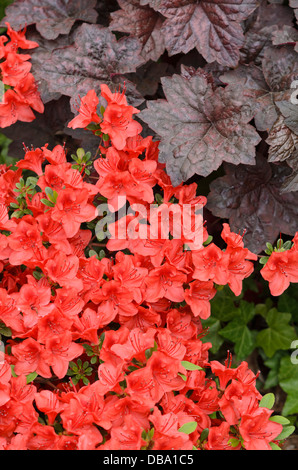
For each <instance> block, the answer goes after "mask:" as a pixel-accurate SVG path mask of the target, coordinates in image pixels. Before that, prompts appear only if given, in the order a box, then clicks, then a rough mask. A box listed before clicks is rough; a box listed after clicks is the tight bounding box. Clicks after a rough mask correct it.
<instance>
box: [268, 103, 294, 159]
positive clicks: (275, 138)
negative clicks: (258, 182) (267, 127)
mask: <svg viewBox="0 0 298 470" xmlns="http://www.w3.org/2000/svg"><path fill="white" fill-rule="evenodd" d="M293 106H295V105H293ZM266 142H267V144H269V145H270V147H269V159H268V161H270V162H283V161H285V160H286V161H287V163H288V165H290V166H291V161H292V160H291V157H292V155H293V153H294V151H295V150H296V148H297V147H298V135H296V134H294V132H292V131H291V129H290V128H289V127H288V126H287V124H286V119H285V118H284V117H283V116H282V115H280V116H279V117H278V119H277V121H276V122H275V123H274V125H273V127H272V129H271V131H270V133H269V136H268V138H267V140H266Z"/></svg>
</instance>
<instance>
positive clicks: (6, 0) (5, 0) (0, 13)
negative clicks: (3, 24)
mask: <svg viewBox="0 0 298 470" xmlns="http://www.w3.org/2000/svg"><path fill="white" fill-rule="evenodd" d="M12 2H13V0H1V2H0V20H2V18H4V16H5V9H6V7H8V5H10V4H11V3H12Z"/></svg>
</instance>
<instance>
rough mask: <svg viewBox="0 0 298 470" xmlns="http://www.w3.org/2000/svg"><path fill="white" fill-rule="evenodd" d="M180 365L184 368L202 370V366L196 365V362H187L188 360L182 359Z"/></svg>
mask: <svg viewBox="0 0 298 470" xmlns="http://www.w3.org/2000/svg"><path fill="white" fill-rule="evenodd" d="M181 365H182V367H184V369H186V370H203V368H202V367H200V366H197V365H196V364H192V363H191V362H188V361H182V362H181Z"/></svg>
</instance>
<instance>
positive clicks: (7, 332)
mask: <svg viewBox="0 0 298 470" xmlns="http://www.w3.org/2000/svg"><path fill="white" fill-rule="evenodd" d="M0 334H1V335H3V336H7V337H10V336H11V335H12V333H11V329H10V328H8V327H7V326H4V327H3V328H0Z"/></svg>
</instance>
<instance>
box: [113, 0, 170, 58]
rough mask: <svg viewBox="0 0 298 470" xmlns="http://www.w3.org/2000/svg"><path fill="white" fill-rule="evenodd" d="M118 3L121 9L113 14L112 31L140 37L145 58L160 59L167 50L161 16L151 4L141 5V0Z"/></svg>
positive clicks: (124, 0)
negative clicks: (162, 31)
mask: <svg viewBox="0 0 298 470" xmlns="http://www.w3.org/2000/svg"><path fill="white" fill-rule="evenodd" d="M118 3H119V6H120V7H121V10H118V11H115V12H113V13H112V14H111V23H110V29H111V31H120V32H123V33H129V34H130V35H131V36H135V37H137V38H139V40H140V42H141V44H142V52H141V54H142V56H143V57H144V59H145V60H146V61H148V60H153V61H156V60H158V59H159V57H160V56H161V55H162V54H163V52H164V51H165V45H164V40H163V36H162V33H161V27H162V24H163V20H162V18H161V16H160V15H159V14H158V13H157V12H156V11H155V10H153V9H152V8H150V7H149V6H141V5H140V2H139V0H118Z"/></svg>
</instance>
